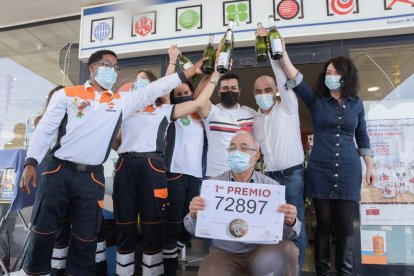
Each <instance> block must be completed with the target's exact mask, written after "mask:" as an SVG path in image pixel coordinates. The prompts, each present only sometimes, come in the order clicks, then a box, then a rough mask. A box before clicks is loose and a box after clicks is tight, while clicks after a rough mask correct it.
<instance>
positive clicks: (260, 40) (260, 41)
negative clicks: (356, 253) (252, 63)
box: [254, 22, 267, 62]
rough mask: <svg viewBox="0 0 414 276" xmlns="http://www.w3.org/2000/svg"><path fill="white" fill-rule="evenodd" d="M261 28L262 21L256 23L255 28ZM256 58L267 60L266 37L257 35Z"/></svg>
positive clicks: (260, 60)
mask: <svg viewBox="0 0 414 276" xmlns="http://www.w3.org/2000/svg"><path fill="white" fill-rule="evenodd" d="M260 28H263V25H262V22H259V23H257V29H260ZM254 45H255V49H256V59H257V61H258V62H264V61H266V60H267V37H266V36H261V35H258V36H256V40H255V44H254Z"/></svg>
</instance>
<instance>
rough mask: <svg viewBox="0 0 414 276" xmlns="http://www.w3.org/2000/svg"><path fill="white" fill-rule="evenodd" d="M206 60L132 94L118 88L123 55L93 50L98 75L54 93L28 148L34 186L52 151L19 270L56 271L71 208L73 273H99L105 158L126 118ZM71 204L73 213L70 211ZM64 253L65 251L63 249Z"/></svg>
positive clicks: (25, 182) (26, 174) (27, 173)
mask: <svg viewBox="0 0 414 276" xmlns="http://www.w3.org/2000/svg"><path fill="white" fill-rule="evenodd" d="M201 65H202V60H200V61H199V62H198V63H196V65H195V66H192V67H191V68H189V69H188V70H186V71H184V72H179V73H178V74H172V75H170V76H167V77H164V78H161V79H159V80H158V81H155V82H153V83H151V84H149V85H147V86H145V87H142V88H137V89H135V90H133V91H131V92H127V93H114V92H112V90H111V88H112V86H113V85H114V83H115V81H116V77H117V73H116V71H117V70H119V67H118V65H117V56H116V54H115V53H114V52H112V51H109V50H101V51H98V52H95V53H94V54H92V55H91V57H90V58H89V61H88V68H89V73H90V80H89V81H87V82H86V83H85V84H84V85H78V86H72V87H66V88H63V89H61V90H59V91H57V92H55V94H54V95H53V97H52V99H51V101H50V104H49V105H48V107H47V110H46V112H45V114H44V116H43V118H42V119H41V121H40V123H39V124H38V126H37V128H36V131H35V133H34V135H33V137H32V140H31V144H30V146H29V148H28V151H27V158H26V162H25V169H24V171H23V175H22V179H21V183H20V186H21V188H22V189H23V190H24V191H25V192H26V193H30V188H29V183H30V182H31V183H32V185H33V186H35V185H36V166H37V165H38V164H39V163H40V161H41V160H42V159H43V157H44V156H45V155H46V153H47V152H48V151H49V148H50V147H51V145H52V143H53V142H54V141H53V140H54V139H55V138H56V136H57V141H55V146H54V147H53V149H52V150H51V151H50V152H49V154H48V155H47V165H46V169H45V172H44V173H43V175H42V180H41V183H40V187H39V189H38V191H37V194H36V201H35V204H34V207H33V213H34V215H33V221H32V225H33V228H32V233H31V237H30V241H29V246H28V250H27V257H26V260H25V263H24V266H23V271H20V272H18V274H16V275H48V274H49V273H50V259H51V257H52V251H53V245H54V242H55V235H56V232H57V231H58V229H59V228H60V225H61V224H62V223H63V222H64V221H65V220H66V219H68V218H67V217H65V215H66V214H68V213H70V220H71V223H72V237H71V241H70V245H69V248H65V249H62V250H63V251H65V250H66V251H68V252H67V260H66V272H65V273H66V275H95V265H94V264H95V249H96V247H97V234H98V230H99V226H100V223H101V221H100V220H101V208H102V207H103V197H104V192H105V184H104V183H105V178H104V174H103V166H102V164H103V163H104V162H105V160H106V159H107V157H108V155H109V152H110V149H111V144H112V142H113V139H114V138H115V136H116V134H117V133H118V128H119V125H120V123H121V120H122V119H125V118H127V117H128V116H130V115H132V114H133V113H134V112H136V110H141V109H143V108H145V107H146V106H147V105H149V104H152V103H154V102H155V100H156V99H157V98H158V97H161V96H163V95H165V94H168V93H169V92H170V91H171V90H172V89H173V88H175V87H177V86H179V85H180V84H181V83H182V82H183V81H185V80H186V79H187V78H188V77H191V76H193V75H194V74H197V73H201V70H200V67H201ZM69 211H70V212H69ZM61 253H62V254H63V253H64V252H61Z"/></svg>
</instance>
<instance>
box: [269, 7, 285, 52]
mask: <svg viewBox="0 0 414 276" xmlns="http://www.w3.org/2000/svg"><path fill="white" fill-rule="evenodd" d="M269 26H270V29H269V44H270V57H271V58H272V59H274V60H276V59H281V58H282V57H283V47H282V40H281V38H280V34H279V31H278V30H277V29H276V24H275V20H274V17H273V15H270V16H269Z"/></svg>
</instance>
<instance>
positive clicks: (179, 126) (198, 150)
mask: <svg viewBox="0 0 414 276" xmlns="http://www.w3.org/2000/svg"><path fill="white" fill-rule="evenodd" d="M170 127H172V126H170ZM170 133H171V132H169V133H168V138H167V143H168V145H167V154H166V155H167V159H168V158H171V163H170V164H169V171H170V172H172V173H181V174H187V175H192V176H195V177H198V178H201V177H203V172H202V157H203V146H204V127H203V121H202V120H201V118H200V116H198V114H197V113H193V114H191V115H187V116H184V117H183V118H180V119H178V120H177V121H175V133H171V134H175V135H170ZM169 151H172V152H169ZM171 155H172V156H171ZM170 156H171V157H170ZM168 161H169V160H168Z"/></svg>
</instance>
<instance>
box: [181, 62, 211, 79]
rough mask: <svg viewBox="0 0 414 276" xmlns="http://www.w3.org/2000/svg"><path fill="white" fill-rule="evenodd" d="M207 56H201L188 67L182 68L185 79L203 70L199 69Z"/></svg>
mask: <svg viewBox="0 0 414 276" xmlns="http://www.w3.org/2000/svg"><path fill="white" fill-rule="evenodd" d="M207 59H208V58H207V57H202V58H201V59H200V60H199V61H197V62H196V63H195V64H194V65H192V66H191V67H189V68H188V69H186V70H184V75H185V77H186V78H187V79H189V78H192V77H193V78H194V77H196V76H198V75H201V74H202V73H203V71H202V70H201V67H202V66H203V63H204V61H206V60H207Z"/></svg>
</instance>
